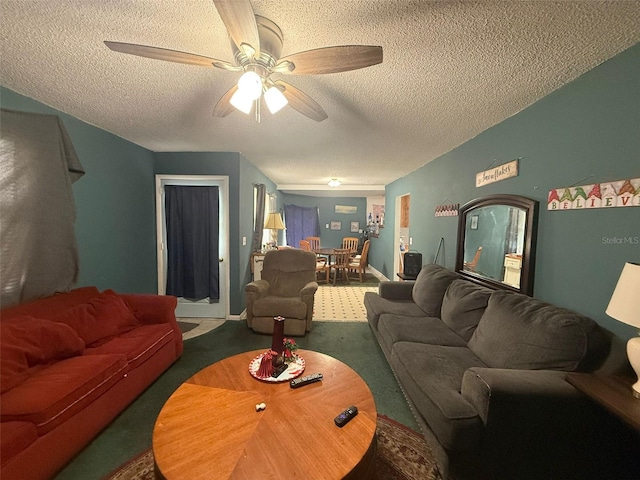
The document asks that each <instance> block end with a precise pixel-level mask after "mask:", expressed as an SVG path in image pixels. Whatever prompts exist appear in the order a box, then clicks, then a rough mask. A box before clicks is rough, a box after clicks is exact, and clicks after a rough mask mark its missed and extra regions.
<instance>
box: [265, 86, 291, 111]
mask: <svg viewBox="0 0 640 480" xmlns="http://www.w3.org/2000/svg"><path fill="white" fill-rule="evenodd" d="M264 101H265V102H266V103H267V108H268V109H269V111H270V112H271V113H277V112H279V111H280V110H281V109H282V108H283V107H284V106H285V105H286V104H287V103H289V101H288V100H287V98H286V97H285V96H284V95H283V94H282V92H281V91H280V89H279V88H277V87H271V88H269V90H267V91H266V92H265V93H264Z"/></svg>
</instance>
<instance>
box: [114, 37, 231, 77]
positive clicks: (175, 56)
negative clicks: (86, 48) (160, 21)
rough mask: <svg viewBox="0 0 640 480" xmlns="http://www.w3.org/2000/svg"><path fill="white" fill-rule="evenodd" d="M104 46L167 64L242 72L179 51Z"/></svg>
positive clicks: (140, 46)
mask: <svg viewBox="0 0 640 480" xmlns="http://www.w3.org/2000/svg"><path fill="white" fill-rule="evenodd" d="M104 44H105V45H106V46H107V47H109V48H110V49H111V50H113V51H114V52H120V53H128V54H129V55H137V56H139V57H146V58H153V59H155V60H164V61H166V62H175V63H186V64H187V65H198V66H201V67H214V66H216V67H219V68H224V69H225V70H234V71H235V70H241V68H240V67H237V66H235V65H232V64H230V63H229V62H225V61H223V60H217V59H215V58H211V57H204V56H202V55H195V54H193V53H185V52H178V51H177V50H169V49H166V48H158V47H149V46H147V45H137V44H135V43H122V42H109V41H105V42H104Z"/></svg>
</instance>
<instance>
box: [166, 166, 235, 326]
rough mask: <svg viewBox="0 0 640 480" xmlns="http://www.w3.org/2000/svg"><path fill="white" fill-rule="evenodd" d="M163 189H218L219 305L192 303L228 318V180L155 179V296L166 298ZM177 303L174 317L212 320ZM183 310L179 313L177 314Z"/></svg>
mask: <svg viewBox="0 0 640 480" xmlns="http://www.w3.org/2000/svg"><path fill="white" fill-rule="evenodd" d="M164 185H186V186H217V187H218V188H219V192H220V211H219V218H220V225H219V228H220V234H219V254H220V260H221V261H220V303H221V304H222V305H220V303H218V304H209V303H208V302H202V304H201V303H200V302H192V303H197V304H198V306H201V307H205V308H206V306H207V305H212V306H214V307H211V308H215V306H217V307H218V308H217V311H218V312H219V313H217V314H216V315H213V316H214V317H215V318H224V319H228V318H229V290H230V288H229V177H227V176H219V175H156V258H157V263H158V294H159V295H165V294H166V284H167V281H166V272H167V265H166V256H167V252H166V248H165V245H166V238H167V233H166V224H165V211H164V206H165V205H164V191H163V186H164ZM184 307H185V306H181V305H180V303H179V304H178V307H177V308H176V317H202V316H212V315H210V314H208V313H204V314H200V313H194V312H193V311H192V310H193V309H192V308H188V307H187V308H186V309H185V308H184ZM181 309H182V310H183V312H181V311H180V310H181Z"/></svg>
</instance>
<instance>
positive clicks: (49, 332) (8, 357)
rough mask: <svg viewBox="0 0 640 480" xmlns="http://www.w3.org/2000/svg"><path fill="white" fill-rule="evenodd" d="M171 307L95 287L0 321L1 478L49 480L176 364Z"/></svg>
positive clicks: (4, 314) (28, 306) (161, 299)
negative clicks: (100, 290) (48, 479)
mask: <svg viewBox="0 0 640 480" xmlns="http://www.w3.org/2000/svg"><path fill="white" fill-rule="evenodd" d="M175 307H176V298H175V297H171V296H159V295H137V294H136V295H128V294H117V293H115V292H113V291H110V290H107V291H104V292H99V291H98V290H97V289H96V288H95V287H84V288H78V289H76V290H72V291H71V292H68V293H61V294H56V295H53V296H50V297H47V298H43V299H39V300H35V301H32V302H28V303H25V304H22V305H17V306H15V307H11V308H8V309H4V310H2V311H1V312H0V347H1V348H0V351H1V359H0V375H1V376H0V387H1V389H0V422H1V423H0V463H1V467H0V478H3V479H5V478H6V479H7V480H34V479H47V478H51V477H53V476H54V475H55V473H56V472H57V471H58V470H60V469H61V468H62V467H63V466H64V465H65V464H66V463H67V462H68V461H69V460H71V459H72V458H73V457H74V456H75V455H76V454H77V453H78V452H79V451H80V450H81V449H82V448H83V447H84V446H85V445H87V444H88V443H89V442H90V441H91V439H92V438H93V437H95V436H96V435H97V434H98V433H99V432H100V431H101V430H102V429H103V428H104V427H105V426H106V425H108V424H109V422H111V420H113V419H114V418H115V417H116V416H117V415H118V413H120V412H121V411H122V410H123V409H124V408H125V407H126V406H127V405H129V403H131V402H132V401H133V400H134V399H135V398H136V397H137V396H138V395H140V393H142V392H143V391H144V390H145V389H146V388H147V387H148V386H149V385H150V384H151V383H153V381H154V380H155V379H156V378H157V377H158V376H160V374H161V373H162V372H164V371H165V370H166V369H167V368H168V367H169V366H170V365H171V364H172V363H173V362H174V361H175V360H176V359H177V358H178V357H179V356H180V355H181V354H182V347H183V345H182V334H181V332H180V328H179V327H178V324H177V322H176V318H175V314H174V310H175Z"/></svg>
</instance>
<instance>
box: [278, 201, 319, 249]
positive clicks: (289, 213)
mask: <svg viewBox="0 0 640 480" xmlns="http://www.w3.org/2000/svg"><path fill="white" fill-rule="evenodd" d="M319 222H320V219H319V216H318V208H317V207H299V206H297V205H285V206H284V223H285V225H286V226H287V245H289V246H290V247H295V248H298V245H299V242H300V240H304V239H305V238H307V237H319V236H320V235H319V232H320V224H319Z"/></svg>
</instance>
